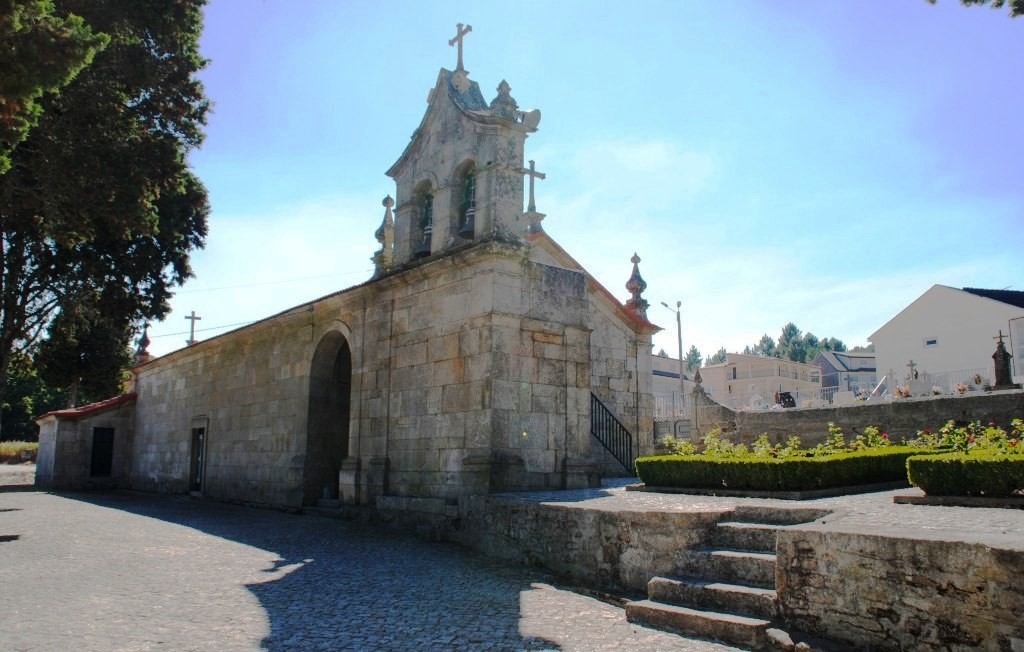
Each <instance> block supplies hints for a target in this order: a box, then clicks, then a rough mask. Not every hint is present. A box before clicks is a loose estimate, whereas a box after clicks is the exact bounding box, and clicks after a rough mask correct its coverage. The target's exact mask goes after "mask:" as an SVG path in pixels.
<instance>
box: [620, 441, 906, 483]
mask: <svg viewBox="0 0 1024 652" xmlns="http://www.w3.org/2000/svg"><path fill="white" fill-rule="evenodd" d="M921 454H922V451H921V449H920V448H911V447H907V446H889V447H884V448H875V449H868V450H865V451H861V452H849V453H837V454H834V455H830V456H822V457H781V458H772V457H767V458H766V457H754V456H746V457H710V456H704V455H690V456H680V455H660V456H654V457H641V458H639V459H638V460H637V461H636V471H637V475H639V476H640V479H641V480H643V481H644V483H645V484H648V485H651V486H656V487H684V488H693V489H736V490H748V491H807V490H812V489H829V488H833V487H847V486H855V485H863V484H875V483H882V482H898V481H901V480H905V479H906V477H907V475H906V474H907V472H906V460H907V458H908V457H910V456H911V455H921Z"/></svg>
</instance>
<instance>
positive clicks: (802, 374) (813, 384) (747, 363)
mask: <svg viewBox="0 0 1024 652" xmlns="http://www.w3.org/2000/svg"><path fill="white" fill-rule="evenodd" d="M700 375H701V379H702V380H703V386H704V391H705V392H707V394H708V395H709V396H711V397H712V398H713V399H715V400H716V401H718V402H719V403H721V404H722V405H726V406H728V407H731V408H733V409H739V408H744V407H760V406H763V405H764V403H768V404H773V403H775V402H776V395H777V394H780V393H782V392H789V393H791V394H794V395H796V394H797V393H800V394H801V395H804V396H808V395H810V394H812V393H813V392H815V391H818V390H820V389H821V369H820V368H818V367H816V366H814V365H809V364H803V363H800V362H792V361H790V360H781V359H779V358H766V357H762V356H756V355H744V354H742V353H728V354H726V358H725V362H723V363H721V364H716V365H711V366H709V367H701V369H700ZM755 404H756V405H755ZM798 405H799V403H798Z"/></svg>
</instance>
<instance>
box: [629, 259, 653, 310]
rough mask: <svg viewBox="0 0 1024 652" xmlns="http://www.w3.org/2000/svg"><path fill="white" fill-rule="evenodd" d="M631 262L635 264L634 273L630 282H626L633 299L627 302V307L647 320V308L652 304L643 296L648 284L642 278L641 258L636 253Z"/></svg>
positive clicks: (630, 277)
mask: <svg viewBox="0 0 1024 652" xmlns="http://www.w3.org/2000/svg"><path fill="white" fill-rule="evenodd" d="M629 262H631V263H633V273H632V274H630V276H629V280H628V281H626V289H627V290H629V293H630V295H632V298H630V299H629V301H627V302H626V307H627V308H629V309H631V310H632V311H633V312H635V313H636V314H637V315H638V316H640V317H643V318H644V319H647V307H648V306H649V305H650V304H649V303H648V302H647V300H646V299H644V298H643V297H642V296H641V295H642V294H643V291H644V290H646V289H647V282H646V281H644V279H643V277H642V276H640V256H637V255H636V252H634V253H633V257H632V258H630V259H629Z"/></svg>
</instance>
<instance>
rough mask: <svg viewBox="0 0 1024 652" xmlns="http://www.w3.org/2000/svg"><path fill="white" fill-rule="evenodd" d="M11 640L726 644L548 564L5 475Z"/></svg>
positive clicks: (2, 562)
mask: <svg viewBox="0 0 1024 652" xmlns="http://www.w3.org/2000/svg"><path fill="white" fill-rule="evenodd" d="M0 606H2V617H0V648H2V649H4V650H72V649H73V650H218V651H221V650H251V649H260V648H265V649H272V650H291V649H296V650H306V649H323V650H520V649H526V650H539V649H542V650H558V649H561V650H620V649H621V650H633V651H639V650H644V651H647V650H692V651H711V650H730V649H734V648H728V647H725V646H721V645H717V644H714V643H710V642H706V641H701V640H691V639H685V638H681V637H676V636H672V635H669V634H666V633H663V632H659V631H656V630H652V629H647V628H644V627H640V626H636V625H632V624H630V623H627V622H626V621H625V616H624V613H623V610H622V609H620V608H618V607H616V606H613V605H610V604H607V603H605V602H601V601H598V600H596V599H594V598H592V597H588V596H585V595H581V594H579V593H575V592H572V591H570V590H567V589H565V588H563V587H560V586H559V585H558V584H557V583H555V582H553V581H552V579H551V578H550V577H546V576H545V575H543V574H542V573H540V572H537V571H532V570H529V569H524V568H519V567H512V566H507V565H503V564H499V563H496V562H493V561H490V560H486V559H483V558H481V557H477V556H474V555H471V554H468V553H466V552H465V551H464V550H462V549H460V548H457V547H455V546H452V545H447V544H434V543H425V542H422V541H419V540H417V539H413V538H409V537H404V536H400V535H398V534H396V533H392V532H389V531H386V530H383V529H381V528H374V527H368V526H362V525H357V524H352V523H345V522H339V521H334V520H330V519H321V518H317V517H314V516H297V515H291V514H285V513H279V512H274V511H267V510H258V509H249V508H244V507H235V506H229V505H222V504H217V503H210V502H203V501H195V500H188V499H184V498H169V497H158V496H144V495H138V494H129V493H117V494H65V495H54V494H46V493H40V492H34V491H3V490H0Z"/></svg>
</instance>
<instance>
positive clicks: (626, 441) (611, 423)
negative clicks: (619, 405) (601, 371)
mask: <svg viewBox="0 0 1024 652" xmlns="http://www.w3.org/2000/svg"><path fill="white" fill-rule="evenodd" d="M590 434H592V435H594V437H596V438H597V441H599V442H601V445H602V446H604V447H605V449H606V450H607V451H608V452H609V453H611V455H612V457H614V458H615V459H616V460H618V462H619V464H621V465H622V466H623V467H625V469H626V470H627V471H629V472H630V473H635V472H636V471H635V470H634V468H633V467H634V462H636V458H635V457H633V435H632V434H630V432H629V431H628V430H626V427H625V426H624V425H622V424H621V423H619V420H618V419H616V418H615V415H614V414H612V412H611V410H609V409H608V408H606V407H605V405H604V403H602V402H601V399H599V398H597V397H596V396H594V395H593V394H591V395H590Z"/></svg>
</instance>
